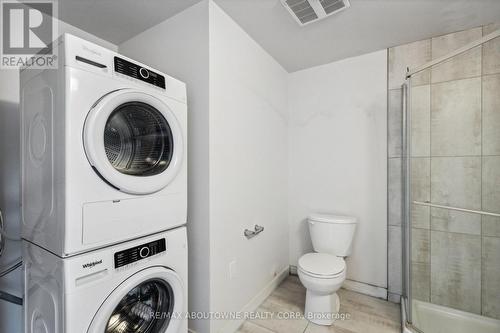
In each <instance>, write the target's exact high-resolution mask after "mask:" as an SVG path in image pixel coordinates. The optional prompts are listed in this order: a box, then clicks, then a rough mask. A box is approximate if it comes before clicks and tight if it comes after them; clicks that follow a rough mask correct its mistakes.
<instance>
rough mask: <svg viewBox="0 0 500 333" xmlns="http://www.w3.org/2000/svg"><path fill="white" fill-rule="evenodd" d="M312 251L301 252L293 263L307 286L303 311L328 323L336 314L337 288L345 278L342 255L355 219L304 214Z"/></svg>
mask: <svg viewBox="0 0 500 333" xmlns="http://www.w3.org/2000/svg"><path fill="white" fill-rule="evenodd" d="M308 224H309V231H310V234H311V241H312V243H313V248H314V250H315V251H316V252H313V253H307V254H304V255H303V256H302V257H300V259H299V262H298V265H297V273H298V275H299V279H300V282H301V283H302V284H303V285H304V287H305V288H306V289H307V292H306V306H305V310H304V315H305V317H306V319H308V320H309V321H311V322H313V323H315V324H318V325H331V324H332V323H333V322H334V321H335V319H337V317H338V312H339V309H340V299H339V297H338V295H337V290H339V289H340V287H342V284H343V283H344V281H345V278H346V272H347V267H346V262H345V260H344V257H346V256H348V255H350V253H351V247H352V240H353V237H354V231H355V228H356V219H355V218H353V217H349V216H336V215H325V214H319V215H318V214H316V215H311V216H309V218H308Z"/></svg>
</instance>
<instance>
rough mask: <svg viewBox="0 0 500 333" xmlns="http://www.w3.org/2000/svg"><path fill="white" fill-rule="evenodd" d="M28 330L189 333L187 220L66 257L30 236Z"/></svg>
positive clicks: (27, 255)
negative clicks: (165, 230)
mask: <svg viewBox="0 0 500 333" xmlns="http://www.w3.org/2000/svg"><path fill="white" fill-rule="evenodd" d="M23 256H24V260H25V263H26V295H25V311H24V316H25V321H24V324H25V332H26V333H132V332H134V333H180V332H182V333H186V332H187V319H186V315H187V238H186V228H185V227H180V228H177V229H174V230H171V231H167V232H164V233H159V234H155V235H151V236H149V237H145V238H141V239H137V240H135V241H130V242H126V243H122V244H120V245H115V246H111V247H108V248H105V249H101V250H95V251H91V252H88V253H85V254H80V255H77V256H74V257H69V258H64V259H63V258H60V257H58V256H56V255H54V254H52V253H50V252H48V251H46V250H44V249H42V248H41V247H39V246H37V245H34V244H32V243H30V242H26V241H25V242H24V246H23Z"/></svg>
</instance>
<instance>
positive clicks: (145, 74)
mask: <svg viewBox="0 0 500 333" xmlns="http://www.w3.org/2000/svg"><path fill="white" fill-rule="evenodd" d="M139 74H141V76H142V78H144V79H147V78H148V77H149V71H148V70H147V69H146V68H143V67H141V68H140V69H139Z"/></svg>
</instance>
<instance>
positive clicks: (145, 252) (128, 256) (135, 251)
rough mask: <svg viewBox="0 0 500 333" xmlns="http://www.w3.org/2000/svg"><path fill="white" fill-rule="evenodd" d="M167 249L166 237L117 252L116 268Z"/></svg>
mask: <svg viewBox="0 0 500 333" xmlns="http://www.w3.org/2000/svg"><path fill="white" fill-rule="evenodd" d="M166 249H167V247H166V242H165V238H162V239H158V240H155V241H153V242H149V243H146V244H142V245H139V246H134V247H132V248H130V249H126V250H123V251H120V252H116V253H115V268H118V267H122V266H125V265H128V264H131V263H134V262H136V261H139V260H141V259H145V258H148V257H151V256H154V255H155V254H158V253H161V252H165V251H166Z"/></svg>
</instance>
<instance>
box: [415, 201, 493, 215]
mask: <svg viewBox="0 0 500 333" xmlns="http://www.w3.org/2000/svg"><path fill="white" fill-rule="evenodd" d="M413 204H415V205H419V206H427V207H434V208H441V209H449V210H456V211H459V212H465V213H472V214H479V215H486V216H495V217H500V214H498V213H493V212H486V211H484V210H474V209H467V208H460V207H453V206H446V205H438V204H433V203H430V202H429V201H413Z"/></svg>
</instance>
